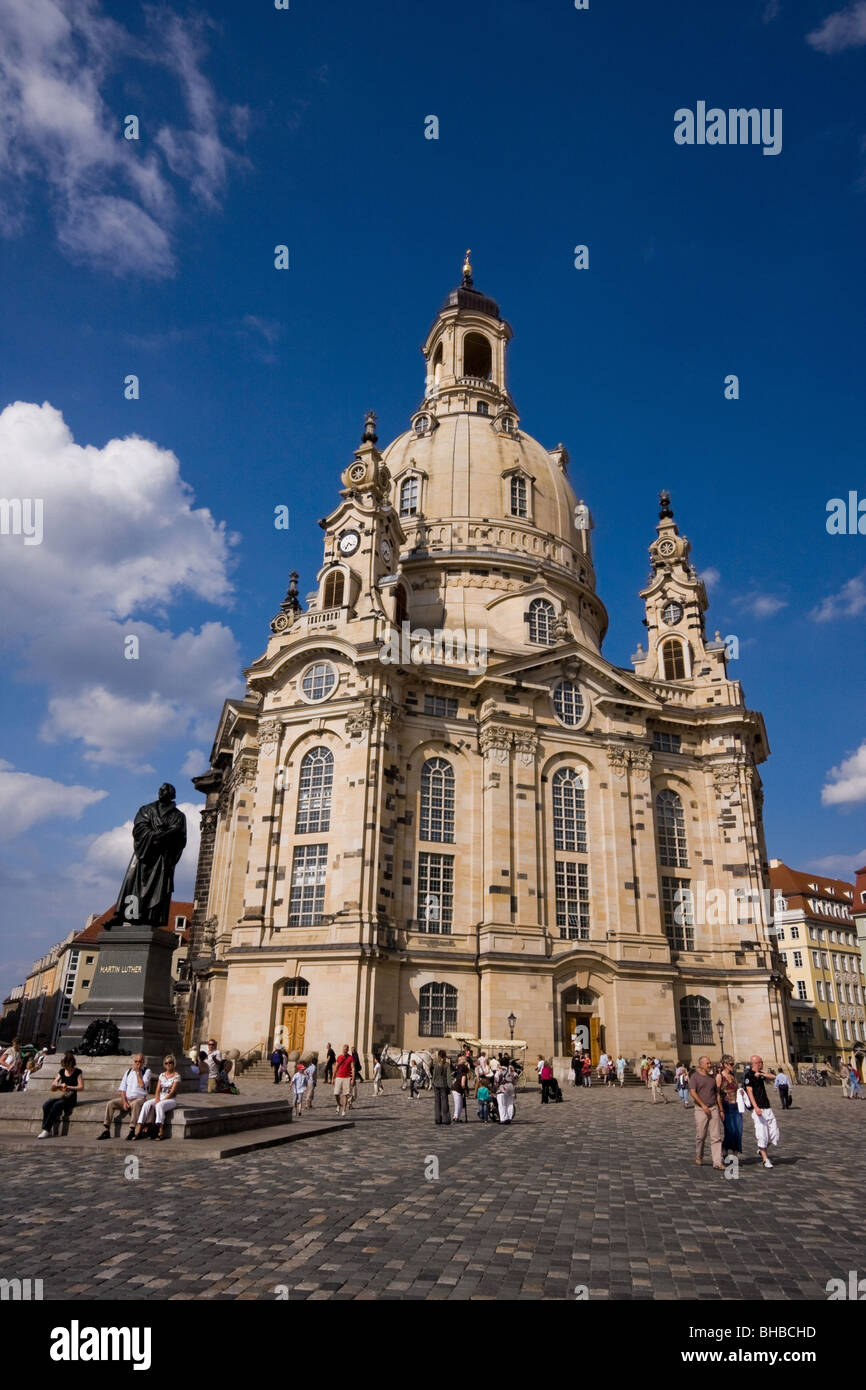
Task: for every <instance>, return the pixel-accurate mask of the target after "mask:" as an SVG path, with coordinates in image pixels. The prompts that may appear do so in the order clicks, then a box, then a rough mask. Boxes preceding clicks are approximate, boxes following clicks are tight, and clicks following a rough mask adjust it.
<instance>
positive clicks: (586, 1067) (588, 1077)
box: [580, 1053, 592, 1091]
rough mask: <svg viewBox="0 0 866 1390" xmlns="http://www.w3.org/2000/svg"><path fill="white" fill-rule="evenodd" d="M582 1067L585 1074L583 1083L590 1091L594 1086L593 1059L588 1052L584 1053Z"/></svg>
mask: <svg viewBox="0 0 866 1390" xmlns="http://www.w3.org/2000/svg"><path fill="white" fill-rule="evenodd" d="M580 1069H581V1074H582V1076H583V1084H584V1086H585V1087H586V1089H587V1090H588V1091H589V1090H590V1089H591V1088H592V1059H591V1058H590V1056H589V1054H588V1053H586V1054H585V1055H584V1058H583V1061H582V1063H581V1068H580Z"/></svg>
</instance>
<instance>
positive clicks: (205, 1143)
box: [0, 1119, 354, 1161]
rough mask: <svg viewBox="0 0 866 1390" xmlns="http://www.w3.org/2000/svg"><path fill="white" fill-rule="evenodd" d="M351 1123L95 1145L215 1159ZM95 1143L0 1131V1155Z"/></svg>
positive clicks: (78, 1137) (85, 1149)
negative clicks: (188, 1138)
mask: <svg viewBox="0 0 866 1390" xmlns="http://www.w3.org/2000/svg"><path fill="white" fill-rule="evenodd" d="M353 1128H354V1121H353V1120H337V1119H334V1120H329V1121H317V1122H316V1123H310V1122H308V1121H307V1120H302V1121H301V1122H300V1123H296V1124H287V1125H274V1126H272V1127H271V1128H270V1129H248V1130H239V1131H238V1132H237V1133H235V1134H227V1135H224V1136H222V1137H219V1138H210V1139H205V1138H201V1139H197V1140H196V1141H195V1143H187V1142H185V1141H183V1140H180V1141H179V1140H175V1139H167V1140H166V1141H165V1142H164V1143H162V1144H159V1143H155V1142H154V1143H151V1142H149V1141H145V1142H141V1143H138V1144H135V1145H132V1144H131V1143H130V1144H126V1143H123V1142H121V1143H120V1144H116V1146H115V1147H114V1148H112V1144H110V1143H109V1142H107V1141H106V1142H105V1143H103V1144H100V1145H99V1148H100V1149H101V1150H104V1151H107V1152H108V1153H109V1154H111V1153H112V1152H114V1153H116V1154H118V1155H121V1153H122V1156H123V1159H124V1160H125V1159H126V1158H127V1157H128V1156H129V1155H130V1154H133V1155H135V1156H136V1157H140V1158H143V1159H150V1158H158V1159H159V1160H160V1161H162V1160H163V1159H171V1158H182V1159H190V1158H194V1159H205V1160H208V1161H209V1160H211V1159H215V1158H234V1157H235V1156H236V1155H238V1154H246V1153H255V1152H256V1151H257V1150H259V1149H271V1148H276V1147H277V1146H279V1145H282V1144H291V1143H294V1141H295V1140H299V1139H317V1138H322V1137H324V1136H326V1135H329V1134H333V1133H335V1132H337V1131H342V1130H346V1129H353ZM96 1142H97V1141H96V1140H95V1139H93V1138H87V1137H86V1136H84V1135H82V1134H81V1133H80V1132H79V1133H78V1134H74V1133H73V1131H72V1129H71V1128H70V1132H69V1135H68V1136H67V1137H65V1138H61V1139H37V1138H36V1137H35V1136H33V1135H21V1134H16V1135H10V1134H7V1133H5V1132H0V1153H16V1152H25V1151H29V1152H30V1153H32V1152H33V1151H34V1150H35V1149H39V1150H44V1147H45V1145H46V1144H51V1145H58V1146H59V1147H58V1150H57V1151H62V1152H66V1153H74V1154H76V1155H79V1154H81V1153H92V1152H93V1148H94V1145H95V1143H96Z"/></svg>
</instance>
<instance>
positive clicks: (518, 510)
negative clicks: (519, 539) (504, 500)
mask: <svg viewBox="0 0 866 1390" xmlns="http://www.w3.org/2000/svg"><path fill="white" fill-rule="evenodd" d="M511 515H512V516H528V515H529V511H528V508H527V505H526V479H525V478H521V476H520V474H519V473H518V474H515V476H514V477H513V478H512V479H511Z"/></svg>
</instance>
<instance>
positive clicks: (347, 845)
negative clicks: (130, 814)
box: [187, 268, 789, 1060]
mask: <svg viewBox="0 0 866 1390" xmlns="http://www.w3.org/2000/svg"><path fill="white" fill-rule="evenodd" d="M510 337H511V330H510V328H509V326H508V324H507V323H506V322H505V321H504V320H503V319H502V317H501V315H500V313H499V309H498V306H497V305H496V304H495V303H494V301H493V300H491V299H489V298H488V297H487V296H486V295H483V294H481V293H480V292H478V291H477V290H476V289H475V288H474V286H473V284H472V277H471V272H470V271H469V270H468V268H465V272H464V278H463V283H462V284H461V285H460V287H459V288H458V289H457V290H455V291H453V292H452V293H451V294H450V295H449V296H448V298H447V299H446V301H445V304H444V305H443V307H442V309H441V310H440V312H439V314H438V315H437V317H436V319H435V321H434V323H433V326H432V328H431V330H430V333H429V334H428V337H427V341H426V343H425V345H424V348H423V352H424V357H425V360H426V370H427V377H426V383H425V389H424V396H423V399H422V401H421V404H420V406H419V408H418V409H417V411H416V412H415V414H414V415H413V416H412V417H411V421H410V427H409V429H408V430H406V432H405V433H403V434H401V435H400V436H399V437H398V438H397V439H396V440H395V441H394V442H393V443H392V444H390V445H389V446H388V447H387V448H385V450H384V452H381V453H380V451H379V450H378V447H377V443H378V441H377V438H376V433H375V419H374V417H372V416H368V418H367V422H366V426H365V430H364V436H363V439H362V442H361V444H360V447H359V448H358V449H357V450H356V451H355V453H354V456H353V458H352V459H351V461H350V462H349V464H348V466H347V467H346V469H345V470H344V472H343V475H342V483H343V487H342V491H341V492H340V494H339V501H338V503H337V505H336V507H335V508H334V510H333V511H332V512H331V514H330V515H329V516H328V517H327V518H326V519H325V520H324V522H323V523H322V526H323V529H324V557H323V564H322V568H321V570H320V571H319V574H318V576H317V582H316V592H315V595H314V597H313V600H312V601H311V602H310V604H309V607H308V608H307V609H306V611H303V610H302V607H301V605H300V603H299V602H298V599H297V576H295V575H293V576H292V585H291V586H290V590H289V594H288V595H287V598H286V600H285V601H284V603H283V605H282V608H281V609H280V611H279V613H278V614H277V616H276V617H275V618H274V619H273V620H272V622H271V635H270V640H269V641H268V645H267V648H266V650H265V652H264V654H263V655H262V656H261V657H260V658H259V660H257V661H256V662H255V663H254V664H253V665H252V666H251V667H250V669H249V670H248V671H247V673H246V678H247V693H246V696H245V698H244V699H243V700H230V701H228V702H227V704H226V706H225V708H224V710H223V714H222V718H221V720H220V724H219V728H218V731H217V736H216V740H215V743H214V747H213V752H212V755H211V767H210V769H209V771H208V772H206V773H204V774H203V775H202V776H201V777H200V778H197V779H195V781H196V785H197V786H198V787H199V789H200V790H201V791H203V792H205V794H206V797H207V809H206V811H205V813H204V815H205V817H206V821H205V830H206V833H205V834H203V837H202V861H201V864H200V869H199V878H198V882H197V886H196V910H195V916H194V923H193V929H194V941H193V945H192V948H191V951H190V955H191V958H193V964H192V988H191V990H190V994H189V1007H190V1014H189V1020H188V1027H187V1041H192V1040H196V1039H197V1038H198V1037H204V1036H207V1035H208V1033H211V1034H214V1035H215V1036H217V1037H218V1038H219V1040H220V1042H221V1044H222V1045H223V1046H224V1047H237V1048H239V1049H240V1050H241V1051H242V1052H243V1051H246V1050H247V1049H250V1048H253V1047H256V1046H258V1045H259V1044H261V1043H265V1044H266V1045H268V1046H270V1045H271V1044H272V1042H273V1040H274V1038H275V1037H277V1036H281V1037H282V1038H283V1040H284V1041H286V1042H287V1044H288V1045H290V1046H291V1045H294V1046H298V1047H306V1048H321V1047H322V1046H323V1045H324V1044H325V1043H326V1042H327V1041H328V1040H330V1041H332V1042H334V1043H335V1044H336V1045H339V1044H341V1043H342V1042H345V1041H348V1042H350V1043H354V1042H357V1044H358V1047H359V1049H360V1050H361V1052H362V1054H365V1055H366V1056H367V1057H368V1058H369V1057H370V1056H371V1054H372V1053H373V1052H374V1050H376V1049H378V1047H379V1046H381V1045H382V1044H383V1043H385V1042H389V1043H391V1044H392V1045H398V1046H402V1047H413V1046H421V1047H434V1046H436V1042H437V1039H438V1038H439V1037H442V1036H447V1035H448V1034H452V1033H463V1034H465V1035H468V1036H471V1037H475V1038H478V1037H480V1038H486V1039H498V1038H503V1037H507V1036H508V1031H507V1030H508V1024H507V1022H506V1020H507V1019H508V1016H509V1015H511V1014H513V1015H514V1016H515V1017H516V1032H515V1036H517V1037H518V1038H521V1039H525V1040H526V1041H527V1043H528V1045H529V1048H530V1055H531V1056H534V1054H535V1053H536V1052H539V1053H541V1052H543V1053H553V1054H555V1055H557V1056H559V1057H560V1058H565V1057H567V1056H568V1055H570V1052H571V1047H572V1040H573V1038H574V1037H575V1036H577V1037H579V1038H581V1039H588V1040H589V1042H590V1044H591V1046H592V1049H593V1052H594V1053H595V1055H596V1056H597V1055H598V1051H599V1049H600V1048H601V1047H606V1048H607V1050H608V1051H611V1052H614V1053H619V1052H623V1053H624V1054H625V1055H626V1056H627V1057H629V1058H633V1057H635V1056H637V1055H638V1054H639V1053H640V1052H641V1051H643V1050H644V1049H645V1048H650V1049H652V1050H654V1051H656V1052H657V1053H658V1054H659V1055H660V1056H662V1057H664V1058H665V1059H668V1060H673V1059H674V1058H676V1057H684V1058H686V1059H695V1058H697V1057H698V1056H699V1055H700V1053H701V1052H702V1051H704V1050H706V1049H707V1048H710V1049H711V1050H714V1051H717V1050H718V1037H717V1024H718V1023H719V1022H721V1024H722V1028H723V1037H724V1042H725V1048H726V1050H729V1051H731V1052H733V1053H734V1054H735V1055H736V1057H737V1058H738V1059H739V1058H742V1057H745V1056H748V1055H749V1053H750V1052H752V1051H755V1050H757V1051H759V1052H761V1053H762V1054H763V1056H764V1057H765V1059H768V1060H769V1059H772V1058H778V1059H784V1060H786V1059H787V1057H788V1039H787V1037H786V1032H785V997H786V993H787V991H788V989H789V986H788V984H787V981H786V979H785V976H784V971H783V969H782V967H780V965H779V959H778V956H777V954H776V953H775V948H774V945H773V939H772V936H771V935H770V934H769V933H768V932H767V930H766V922H765V921H764V920H763V918H762V917H761V913H760V909H759V910H758V912H757V917H756V918H755V920H753V921H752V922H751V924H750V925H744V924H743V923H742V922H740V921H737V922H735V923H730V922H728V923H726V922H721V923H718V922H716V921H714V922H713V924H712V925H707V924H706V923H704V922H702V921H698V920H697V919H696V918H694V919H693V916H694V915H693V914H692V913H691V910H690V908H689V907H686V908H685V909H683V907H682V903H683V902H684V901H685V899H684V897H683V894H684V893H686V894H688V893H689V892H692V891H693V889H694V886H695V884H696V883H697V882H701V883H703V884H704V885H705V886H707V887H709V888H715V889H719V888H721V889H723V890H725V892H728V890H734V892H735V893H737V894H739V893H740V892H743V891H744V892H745V893H746V894H747V895H753V896H756V897H758V898H760V895H761V890H762V889H765V888H766V887H767V886H768V878H767V860H766V851H765V846H764V837H763V829H762V822H761V809H760V778H759V775H758V772H757V765H758V764H759V763H760V762H762V761H763V759H764V758H765V757H766V756H767V754H768V751H769V750H768V746H767V739H766V733H765V730H764V725H763V721H762V719H761V716H760V715H759V714H756V713H754V712H753V711H750V710H749V709H748V708H747V707H746V705H745V702H744V699H743V693H742V690H741V687H740V685H739V683H738V682H737V681H734V680H731V679H729V678H728V675H727V668H726V652H725V646H724V643H723V642H721V640H719V639H718V638H717V639H716V640H714V641H708V640H707V637H706V633H705V619H704V615H705V611H706V608H707V596H706V592H705V589H704V585H703V583H702V582H701V580H700V579H699V578H698V576H697V573H696V571H695V569H694V566H693V565H692V563H691V559H690V546H689V542H688V540H687V539H686V538H685V537H683V536H681V535H680V533H679V530H678V528H677V525H676V523H675V521H674V517H673V513H672V510H671V507H670V502H669V499H668V498H667V495H666V494H662V495H661V503H662V505H661V508H660V517H659V522H658V526H657V529H656V537H655V540H654V541H653V544H652V546H651V547H650V563H651V574H650V579H649V582H648V584H647V587H646V588H645V589H644V590H643V592H642V598H643V600H644V603H645V606H646V623H647V634H648V649H647V650H646V651H644V650H643V649H642V648H639V649H638V652H637V654H636V655H635V657H634V658H633V666H634V670H626V669H623V668H620V667H617V666H614V665H612V664H611V663H610V662H609V661H607V660H606V659H605V658H604V657H603V656H602V654H601V647H602V640H603V638H604V635H605V632H606V629H607V614H606V611H605V608H604V605H603V604H602V602H601V599H600V598H599V597H598V595H597V593H596V581H595V571H594V568H593V562H592V554H591V548H590V533H591V529H592V520H591V516H590V514H589V510H588V508H587V506H586V504H585V503H584V502H582V501H579V500H578V498H577V496H576V495H575V493H574V491H573V490H572V487H571V484H570V482H569V480H568V476H567V467H568V455H567V452H566V450H565V449H564V447H563V446H562V445H557V446H556V447H555V448H554V449H552V450H547V449H545V448H543V447H542V446H541V445H540V444H539V443H538V442H537V441H536V440H534V439H533V438H532V437H531V436H530V435H528V434H526V433H525V432H524V431H523V430H522V429H521V427H520V421H519V417H518V414H517V409H516V406H515V404H514V402H513V400H512V398H511V396H510V394H509V392H508V389H507V387H506V377H505V371H506V347H507V343H508V341H509V339H510ZM422 628H423V629H426V630H427V632H428V633H432V634H433V635H434V638H435V637H436V635H437V634H441V633H443V632H444V633H446V634H447V633H451V634H452V635H453V634H455V633H459V634H462V635H463V637H465V638H466V639H467V641H468V639H469V637H470V635H471V636H473V638H474V640H475V647H474V648H473V650H472V651H471V652H469V653H468V654H467V647H466V643H465V642H464V643H463V644H462V645H461V643H459V642H458V643H457V644H456V645H455V646H450V645H448V644H447V643H446V645H445V646H444V647H443V648H441V649H440V648H437V647H436V645H435V642H434V646H433V649H432V652H431V651H430V649H429V647H428V648H427V649H426V650H425V649H424V648H423V647H419V646H418V645H417V643H415V644H413V641H412V634H413V633H415V634H416V635H417V630H418V629H422ZM401 632H403V633H406V634H408V638H409V640H408V642H407V643H406V644H404V647H403V648H395V645H394V643H395V641H396V636H397V635H399V634H400V633H401ZM481 638H483V660H481V659H480V658H479V654H478V641H479V639H481ZM392 639H394V640H393V641H392ZM394 650H401V651H402V656H401V658H400V660H399V661H395V660H394V659H393V657H392V656H388V655H387V653H393V651H394ZM455 653H456V655H455ZM419 657H420V658H421V659H420V660H419ZM281 1029H282V1030H283V1031H282V1033H280V1030H281Z"/></svg>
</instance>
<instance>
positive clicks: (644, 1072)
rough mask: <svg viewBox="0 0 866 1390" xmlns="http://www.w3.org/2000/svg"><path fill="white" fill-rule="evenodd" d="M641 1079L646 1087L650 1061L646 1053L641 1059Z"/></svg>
mask: <svg viewBox="0 0 866 1390" xmlns="http://www.w3.org/2000/svg"><path fill="white" fill-rule="evenodd" d="M640 1079H641V1081H642V1082H643V1084H644V1085H645V1086H646V1085H647V1084H648V1079H649V1059H648V1057H647V1055H646V1053H644V1054H643V1056H642V1057H641V1059H640Z"/></svg>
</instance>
